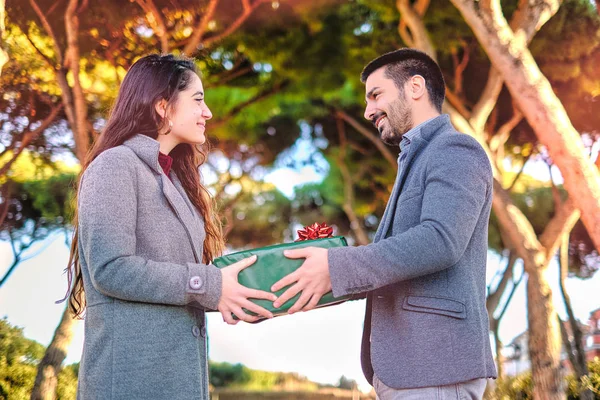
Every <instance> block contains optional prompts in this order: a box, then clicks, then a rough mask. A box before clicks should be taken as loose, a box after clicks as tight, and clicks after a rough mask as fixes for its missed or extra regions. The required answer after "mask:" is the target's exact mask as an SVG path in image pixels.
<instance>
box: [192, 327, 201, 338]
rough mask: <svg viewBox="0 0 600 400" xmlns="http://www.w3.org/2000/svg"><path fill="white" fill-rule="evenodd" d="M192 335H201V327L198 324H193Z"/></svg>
mask: <svg viewBox="0 0 600 400" xmlns="http://www.w3.org/2000/svg"><path fill="white" fill-rule="evenodd" d="M192 335H194V337H198V336H200V328H198V326H197V325H194V326H192Z"/></svg>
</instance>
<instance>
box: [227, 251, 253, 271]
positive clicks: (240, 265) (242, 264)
mask: <svg viewBox="0 0 600 400" xmlns="http://www.w3.org/2000/svg"><path fill="white" fill-rule="evenodd" d="M257 258H258V257H257V256H256V254H255V255H253V256H250V257H248V258H244V259H243V260H240V261H238V262H236V263H235V264H232V266H235V268H236V269H237V271H238V272H240V271H241V270H243V269H245V268H248V267H249V266H251V265H252V264H254V263H255V262H256V260H257Z"/></svg>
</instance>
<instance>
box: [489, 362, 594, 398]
mask: <svg viewBox="0 0 600 400" xmlns="http://www.w3.org/2000/svg"><path fill="white" fill-rule="evenodd" d="M588 372H589V374H588V376H586V377H584V378H583V379H582V381H581V382H578V381H577V379H575V376H574V375H573V374H570V375H568V376H567V377H566V378H565V379H566V382H565V384H566V385H565V391H566V395H567V398H568V399H569V400H576V399H579V393H580V391H581V390H582V389H589V390H591V391H592V393H594V398H595V399H600V358H598V357H596V358H595V359H594V360H592V361H589V362H588ZM486 398H487V399H488V400H513V399H520V400H530V399H533V381H532V380H531V372H526V373H523V374H520V375H518V376H516V377H515V376H510V377H505V378H504V379H498V380H497V381H496V387H495V390H493V391H491V392H490V393H488V394H487V396H486Z"/></svg>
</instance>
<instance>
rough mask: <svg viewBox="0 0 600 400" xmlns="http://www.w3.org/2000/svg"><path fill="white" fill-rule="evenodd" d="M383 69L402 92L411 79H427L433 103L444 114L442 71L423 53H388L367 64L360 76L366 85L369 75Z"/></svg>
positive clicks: (411, 51) (400, 51) (398, 51)
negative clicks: (413, 77) (416, 76)
mask: <svg viewBox="0 0 600 400" xmlns="http://www.w3.org/2000/svg"><path fill="white" fill-rule="evenodd" d="M382 67H385V73H384V76H385V77H386V78H389V79H391V80H393V81H394V83H395V85H396V87H397V88H398V90H400V91H401V92H402V91H403V90H404V84H405V83H406V81H407V80H408V79H409V78H410V77H412V76H415V75H421V76H422V77H423V79H425V86H426V87H427V93H429V99H430V100H431V103H432V104H433V105H434V106H435V108H436V109H437V110H438V112H442V103H443V102H444V98H445V95H446V85H445V83H444V76H443V75H442V70H441V69H440V67H439V65H438V64H437V63H436V62H435V61H434V60H433V59H432V58H431V57H429V56H428V55H427V54H425V53H423V52H422V51H419V50H415V49H409V48H404V49H399V50H396V51H392V52H390V53H386V54H384V55H382V56H379V57H377V58H376V59H374V60H373V61H371V62H370V63H369V64H367V66H366V67H365V69H363V71H362V73H361V74H360V80H361V82H362V83H365V82H366V81H367V78H368V77H369V75H371V74H372V73H373V72H375V71H376V70H378V69H379V68H382Z"/></svg>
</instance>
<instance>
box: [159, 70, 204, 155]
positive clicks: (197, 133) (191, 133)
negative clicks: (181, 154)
mask: <svg viewBox="0 0 600 400" xmlns="http://www.w3.org/2000/svg"><path fill="white" fill-rule="evenodd" d="M190 75H191V76H190V82H189V85H188V87H187V89H185V90H183V91H181V92H179V95H178V98H177V101H176V104H175V105H174V107H172V108H171V109H170V110H169V112H167V118H168V119H169V120H170V121H171V122H172V124H173V126H172V128H171V132H170V133H169V134H168V135H159V137H158V140H159V141H160V142H163V140H165V139H166V141H167V142H169V144H171V145H172V147H171V149H172V148H173V147H175V146H177V145H178V144H180V143H189V144H203V143H204V142H205V141H206V136H205V130H206V121H208V120H209V119H211V118H212V113H211V112H210V109H209V108H208V106H207V105H206V103H205V102H204V87H203V86H202V81H201V80H200V78H199V77H198V75H196V74H195V73H191V74H190ZM167 128H168V123H167V126H166V127H165V129H167Z"/></svg>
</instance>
